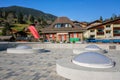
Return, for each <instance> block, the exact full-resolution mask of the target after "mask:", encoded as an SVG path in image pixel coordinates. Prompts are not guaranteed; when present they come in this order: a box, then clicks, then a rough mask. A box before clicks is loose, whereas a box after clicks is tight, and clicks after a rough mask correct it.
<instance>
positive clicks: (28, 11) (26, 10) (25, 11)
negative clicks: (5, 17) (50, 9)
mask: <svg viewBox="0 0 120 80" xmlns="http://www.w3.org/2000/svg"><path fill="white" fill-rule="evenodd" d="M0 11H2V12H3V11H6V12H10V11H12V12H15V13H16V15H18V14H19V13H22V14H23V15H27V16H28V15H32V16H34V17H36V18H38V17H39V18H44V19H45V20H54V19H56V16H54V15H52V14H48V13H44V12H42V11H39V10H35V9H32V8H26V7H21V6H9V7H1V8H0Z"/></svg>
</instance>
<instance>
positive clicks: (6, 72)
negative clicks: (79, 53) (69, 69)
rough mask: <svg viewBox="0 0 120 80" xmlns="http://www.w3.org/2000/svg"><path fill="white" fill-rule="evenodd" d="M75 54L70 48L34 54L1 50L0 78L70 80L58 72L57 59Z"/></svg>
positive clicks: (0, 79) (6, 79) (7, 79)
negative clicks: (9, 52)
mask: <svg viewBox="0 0 120 80" xmlns="http://www.w3.org/2000/svg"><path fill="white" fill-rule="evenodd" d="M69 56H73V53H72V50H70V49H48V50H45V52H42V53H34V54H8V53H6V51H0V80H68V79H65V78H63V77H61V76H59V75H58V74H57V73H56V60H58V59H61V58H65V57H69Z"/></svg>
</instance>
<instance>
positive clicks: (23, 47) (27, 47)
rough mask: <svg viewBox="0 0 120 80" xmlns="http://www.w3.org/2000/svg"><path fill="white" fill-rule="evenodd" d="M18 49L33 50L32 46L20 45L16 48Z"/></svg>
mask: <svg viewBox="0 0 120 80" xmlns="http://www.w3.org/2000/svg"><path fill="white" fill-rule="evenodd" d="M16 49H32V47H30V46H24V45H19V46H17V47H16Z"/></svg>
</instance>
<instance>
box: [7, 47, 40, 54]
mask: <svg viewBox="0 0 120 80" xmlns="http://www.w3.org/2000/svg"><path fill="white" fill-rule="evenodd" d="M39 52H40V50H39V49H16V48H8V49H7V53H13V54H30V53H39Z"/></svg>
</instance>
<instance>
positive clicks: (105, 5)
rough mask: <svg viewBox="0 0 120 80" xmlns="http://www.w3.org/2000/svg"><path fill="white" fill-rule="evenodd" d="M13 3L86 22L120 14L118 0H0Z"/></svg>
mask: <svg viewBox="0 0 120 80" xmlns="http://www.w3.org/2000/svg"><path fill="white" fill-rule="evenodd" d="M13 5H16V6H23V7H28V8H33V9H37V10H41V11H43V12H45V13H50V14H53V15H55V16H58V17H61V16H66V17H68V18H69V19H71V20H78V21H87V22H91V21H94V20H97V19H99V18H100V16H102V17H103V19H106V18H110V17H111V16H112V15H114V14H116V15H120V0H0V7H8V6H13Z"/></svg>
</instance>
